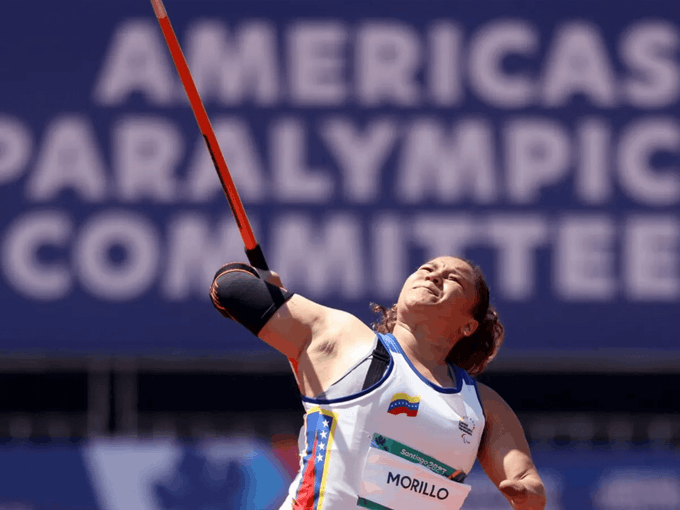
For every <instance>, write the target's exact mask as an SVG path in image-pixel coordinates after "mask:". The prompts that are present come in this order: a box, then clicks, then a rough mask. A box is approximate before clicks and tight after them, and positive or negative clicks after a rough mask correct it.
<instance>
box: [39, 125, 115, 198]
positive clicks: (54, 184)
mask: <svg viewBox="0 0 680 510" xmlns="http://www.w3.org/2000/svg"><path fill="white" fill-rule="evenodd" d="M106 188H107V179H106V175H105V168H104V159H103V156H102V153H101V150H100V148H99V146H98V145H97V141H96V138H95V135H94V132H93V128H92V125H91V123H90V120H89V119H88V118H86V117H84V116H82V115H66V116H63V117H58V118H56V119H55V120H53V121H52V122H51V123H50V125H49V126H48V127H47V129H46V133H45V137H44V140H43V141H42V143H41V145H40V149H39V151H38V155H37V158H36V162H35V170H34V172H33V173H32V174H31V175H30V177H29V179H28V182H27V183H26V197H27V198H28V199H29V200H35V201H47V200H51V199H54V198H55V197H57V196H58V195H59V194H60V193H61V192H62V191H63V190H65V189H69V190H73V191H74V192H75V193H76V194H77V195H78V196H80V197H81V198H82V199H83V200H85V201H87V202H98V201H102V200H104V198H105V197H106V191H107V189H106Z"/></svg>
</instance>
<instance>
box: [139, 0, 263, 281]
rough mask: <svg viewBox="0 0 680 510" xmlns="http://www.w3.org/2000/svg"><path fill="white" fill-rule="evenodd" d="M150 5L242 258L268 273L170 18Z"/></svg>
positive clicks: (156, 1)
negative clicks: (236, 231) (221, 192)
mask: <svg viewBox="0 0 680 510" xmlns="http://www.w3.org/2000/svg"><path fill="white" fill-rule="evenodd" d="M151 5H153V10H154V12H155V13H156V18H157V19H158V23H159V24H160V26H161V31H162V32H163V37H164V38H165V42H166V43H167V45H168V49H169V50H170V55H171V56H172V60H173V61H174V62H175V68H176V69H177V74H179V79H180V80H181V82H182V85H183V86H184V90H185V91H186V93H187V97H188V98H189V103H190V104H191V110H192V111H193V112H194V117H196V122H198V127H199V129H200V130H201V134H202V135H203V139H204V140H205V144H206V145H207V147H208V152H210V157H211V158H212V161H213V165H215V170H217V176H218V177H219V179H220V182H221V183H222V189H223V190H224V194H225V195H226V197H227V201H228V202H229V208H230V209H231V212H232V214H233V215H234V219H235V220H236V225H237V226H238V229H239V231H240V232H241V238H242V239H243V244H244V245H245V248H246V255H247V256H248V261H249V262H250V263H251V264H252V265H253V266H254V267H257V268H259V269H264V270H265V271H266V270H269V267H268V266H267V262H266V260H265V258H264V253H262V248H261V247H260V245H259V244H258V243H257V240H256V239H255V234H254V233H253V229H252V228H251V226H250V222H249V221H248V216H247V215H246V211H245V209H244V208H243V203H242V202H241V198H240V197H239V196H238V191H236V185H235V184H234V181H233V179H232V178H231V174H230V173H229V167H228V166H227V163H226V161H225V160H224V156H223V155H222V151H221V149H220V145H219V143H217V138H216V137H215V132H214V130H213V128H212V125H211V124H210V119H209V118H208V113H207V112H206V111H205V106H203V101H201V96H200V95H199V94H198V89H196V84H195V83H194V79H193V78H192V77H191V71H190V70H189V65H188V64H187V61H186V59H185V58H184V53H182V48H181V47H180V45H179V41H178V40H177V36H176V35H175V31H174V30H173V29H172V25H171V24H170V19H169V18H168V13H167V12H166V11H165V6H164V5H163V0H151Z"/></svg>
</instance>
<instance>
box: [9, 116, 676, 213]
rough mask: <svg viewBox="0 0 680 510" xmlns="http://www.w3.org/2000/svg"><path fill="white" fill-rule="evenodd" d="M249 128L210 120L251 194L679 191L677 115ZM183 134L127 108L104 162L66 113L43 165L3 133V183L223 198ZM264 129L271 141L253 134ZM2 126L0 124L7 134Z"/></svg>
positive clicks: (245, 193)
mask: <svg viewBox="0 0 680 510" xmlns="http://www.w3.org/2000/svg"><path fill="white" fill-rule="evenodd" d="M0 127H1V126H0ZM255 127H257V128H260V129H261V131H257V132H256V131H254V129H255ZM255 127H253V126H251V124H249V123H248V122H247V121H246V120H245V119H244V118H243V117H240V116H239V117H236V116H225V117H217V119H216V121H215V124H214V128H215V133H216V136H217V138H218V141H219V142H220V146H221V148H222V151H223V153H224V157H225V160H226V161H227V162H228V164H229V169H230V172H231V175H232V178H233V179H234V182H235V183H236V185H237V188H238V190H239V193H240V194H241V196H242V198H243V199H244V200H245V201H246V202H256V203H262V202H264V201H265V200H267V199H270V198H271V199H274V200H275V201H277V202H279V203H286V204H289V203H291V204H295V203H298V204H301V205H302V204H313V203H329V202H330V201H333V202H334V203H335V202H340V203H341V204H342V205H349V204H353V203H354V204H371V203H373V202H375V201H377V200H381V199H394V200H395V203H397V204H418V203H423V202H425V201H429V202H430V203H433V204H434V203H441V204H452V203H458V202H470V203H473V204H482V205H486V204H491V203H500V202H499V199H500V198H502V199H503V200H504V205H506V204H520V205H525V204H536V203H538V202H539V201H541V200H543V199H544V194H545V192H547V191H549V190H550V188H552V187H555V186H565V185H566V186H569V188H570V190H571V195H570V196H569V197H565V198H564V201H565V202H566V201H567V200H571V201H573V203H575V205H576V206H578V207H581V206H582V205H605V204H607V203H611V201H612V200H613V199H614V198H616V197H615V195H614V192H615V190H616V184H618V185H620V188H621V190H622V191H623V192H624V193H625V194H626V195H627V196H628V197H630V198H631V199H632V200H634V201H636V202H637V203H639V204H642V205H645V206H652V207H665V206H672V205H675V204H677V203H679V202H680V171H679V170H680V167H678V166H677V165H675V164H674V162H673V159H674V156H675V154H676V153H677V152H678V147H680V122H679V121H678V120H677V119H675V118H674V117H670V116H654V117H642V118H638V119H636V120H633V121H632V123H630V124H628V125H624V126H623V127H621V128H617V133H616V134H617V135H619V134H620V139H616V138H615V137H614V132H613V128H612V125H611V124H610V123H609V122H608V121H607V120H606V119H605V118H603V117H593V116H587V117H583V118H582V119H578V120H576V122H575V123H574V127H573V129H570V128H569V125H567V124H565V123H561V122H558V121H555V120H552V119H550V118H548V117H537V116H518V117H512V118H511V120H510V121H508V122H507V123H505V124H503V125H500V123H497V124H494V123H493V122H492V120H491V119H490V118H486V117H471V118H463V119H461V120H458V121H456V122H455V123H453V124H452V125H451V124H449V125H448V127H447V124H445V122H444V121H443V120H441V119H438V118H436V117H429V116H419V117H413V118H408V119H400V118H399V117H392V116H390V117H384V116H377V117H375V118H370V117H369V119H368V120H367V121H366V122H357V121H356V120H354V119H352V118H351V117H345V116H342V117H339V116H335V115H329V116H327V117H320V118H319V119H318V121H317V122H316V123H315V124H314V125H308V124H307V123H306V122H305V121H304V120H303V119H302V117H301V116H284V117H274V118H273V119H271V121H270V122H269V123H268V124H267V125H266V126H264V127H260V126H255ZM179 133H181V131H180V126H179V123H178V122H177V121H175V120H174V119H171V118H169V117H166V116H159V115H149V116H121V117H120V118H118V119H116V120H115V121H114V123H113V125H112V127H111V132H110V148H111V150H110V152H111V156H110V162H109V161H106V160H105V158H104V156H105V151H104V148H105V147H106V143H105V141H102V145H101V146H100V140H99V139H97V138H96V137H95V132H94V129H93V126H92V125H91V122H90V119H89V118H87V117H85V116H82V115H62V116H59V117H56V118H55V119H53V120H52V121H51V122H49V123H48V126H47V128H46V130H45V134H44V136H43V137H42V139H41V140H39V144H38V146H37V147H36V151H35V152H36V161H35V164H34V165H28V166H27V167H25V168H26V170H22V168H20V166H21V165H19V166H15V165H18V163H20V162H21V160H22V158H25V156H20V155H19V153H18V152H17V151H25V150H26V149H23V148H21V147H20V146H17V148H15V149H12V146H11V145H10V144H14V143H21V144H24V143H30V140H31V137H32V134H31V133H30V132H29V131H24V133H23V134H21V135H20V138H17V139H16V140H23V141H17V142H11V140H13V139H14V136H15V135H9V134H8V135H7V136H6V137H5V139H7V140H10V142H8V143H7V146H8V149H7V156H6V158H7V159H6V160H5V159H3V158H5V152H4V150H0V182H1V181H2V173H1V169H2V165H3V161H7V163H6V164H7V165H8V166H7V167H6V168H9V169H10V170H8V171H7V173H6V177H5V178H6V179H9V178H10V177H11V176H13V175H14V179H15V180H18V181H19V182H21V180H20V179H21V178H22V175H18V172H23V174H25V175H24V177H25V188H24V189H25V197H26V199H27V200H29V201H35V202H46V201H48V200H53V199H57V198H60V195H61V194H63V193H64V192H70V193H73V194H74V195H75V197H76V198H78V199H81V200H83V201H86V202H88V203H102V202H105V201H107V200H111V198H116V199H119V200H121V201H124V202H127V203H138V202H144V201H155V202H162V203H204V202H210V201H212V200H215V199H221V197H222V195H223V191H222V188H221V186H220V182H219V180H218V179H217V178H216V175H215V168H214V165H213V164H212V160H211V158H210V154H209V152H208V151H207V150H206V147H205V143H204V141H203V139H202V138H198V141H194V142H193V143H192V144H188V142H187V139H186V136H181V135H180V134H179ZM257 135H261V138H262V139H263V141H264V143H265V144H266V145H265V147H263V148H260V147H259V146H258V145H257V144H256V142H255V140H256V136H257ZM2 137H3V135H2V132H0V142H2ZM267 142H268V143H267ZM187 145H191V150H190V153H189V154H187ZM319 149H321V150H325V151H326V152H327V153H329V155H330V157H328V158H326V159H325V160H324V163H325V164H324V166H316V165H311V164H310V163H309V162H308V161H309V160H310V159H312V157H314V158H315V159H317V160H318V159H320V158H319V155H318V154H319ZM106 152H108V151H106ZM24 154H25V153H24ZM322 157H323V156H322ZM612 157H614V158H615V161H612ZM186 158H188V163H186V174H185V175H182V174H183V173H184V172H183V170H184V168H183V161H184V160H185V159H186ZM392 158H394V162H395V163H394V164H393V165H392V164H390V162H391V160H392ZM265 159H266V160H267V161H268V162H269V165H268V167H269V168H267V169H265V165H264V163H263V160H265ZM498 159H500V165H499V162H498V161H497V160H498ZM106 164H110V165H111V166H112V169H108V168H107V166H106ZM12 168H17V169H15V170H11V169H12ZM266 170H270V171H271V174H269V172H267V171H266ZM10 184H11V183H7V184H6V185H10ZM335 205H337V204H335Z"/></svg>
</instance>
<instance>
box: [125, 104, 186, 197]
mask: <svg viewBox="0 0 680 510" xmlns="http://www.w3.org/2000/svg"><path fill="white" fill-rule="evenodd" d="M113 147H114V150H113V157H112V165H113V169H114V171H115V173H116V175H117V184H118V193H119V196H120V198H121V200H122V201H124V202H135V201H141V200H143V199H145V198H148V199H151V200H152V201H154V202H174V201H175V199H176V198H175V197H176V194H177V183H176V178H175V173H176V171H177V169H178V165H179V161H180V158H181V156H182V154H183V152H184V138H183V137H182V136H181V135H180V133H179V130H178V129H177V127H176V126H175V125H174V124H173V123H171V122H169V121H168V120H166V119H163V118H162V117H140V116H129V117H124V118H122V119H121V120H120V121H118V122H117V123H116V125H115V127H114V130H113Z"/></svg>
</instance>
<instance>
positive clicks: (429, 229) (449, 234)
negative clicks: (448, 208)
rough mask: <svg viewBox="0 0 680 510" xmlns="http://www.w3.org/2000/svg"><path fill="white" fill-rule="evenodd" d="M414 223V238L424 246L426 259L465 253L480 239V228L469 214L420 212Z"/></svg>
mask: <svg viewBox="0 0 680 510" xmlns="http://www.w3.org/2000/svg"><path fill="white" fill-rule="evenodd" d="M412 224H413V240H414V241H415V242H416V243H417V244H418V245H420V246H422V247H423V248H424V251H425V254H424V258H425V260H431V259H433V258H435V257H441V256H442V255H448V254H453V253H464V252H465V250H466V249H467V248H469V247H470V246H471V245H473V244H475V243H476V242H477V241H478V235H479V230H478V229H476V228H475V224H474V222H473V220H472V217H470V216H467V215H463V214H460V215H455V216H451V215H444V214H439V215H438V214H420V215H417V216H415V217H414V218H413V223H412Z"/></svg>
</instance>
